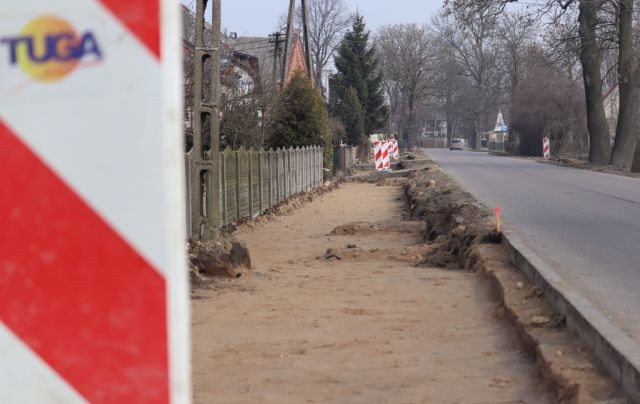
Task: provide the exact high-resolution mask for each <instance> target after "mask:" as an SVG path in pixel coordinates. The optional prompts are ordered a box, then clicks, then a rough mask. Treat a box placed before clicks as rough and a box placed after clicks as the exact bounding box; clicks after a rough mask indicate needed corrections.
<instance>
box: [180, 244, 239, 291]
mask: <svg viewBox="0 0 640 404" xmlns="http://www.w3.org/2000/svg"><path fill="white" fill-rule="evenodd" d="M250 270H251V256H250V255H249V250H248V249H247V247H246V246H245V245H244V243H242V242H240V241H238V240H236V239H235V238H234V237H232V236H231V235H230V234H228V233H223V234H221V236H220V237H219V238H218V239H217V240H214V241H207V242H201V241H190V242H189V272H190V274H191V281H192V284H202V283H206V282H208V281H209V280H210V278H211V277H224V278H239V277H241V276H242V275H243V274H245V273H247V272H248V271H250Z"/></svg>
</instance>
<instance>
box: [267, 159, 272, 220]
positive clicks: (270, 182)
mask: <svg viewBox="0 0 640 404" xmlns="http://www.w3.org/2000/svg"><path fill="white" fill-rule="evenodd" d="M272 154H273V150H272V149H269V151H268V152H267V166H268V168H269V208H271V207H272V206H273V167H272V166H271V156H272Z"/></svg>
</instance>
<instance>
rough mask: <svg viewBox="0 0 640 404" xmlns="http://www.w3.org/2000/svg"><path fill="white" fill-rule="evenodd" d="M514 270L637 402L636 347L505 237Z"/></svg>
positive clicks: (639, 367)
mask: <svg viewBox="0 0 640 404" xmlns="http://www.w3.org/2000/svg"><path fill="white" fill-rule="evenodd" d="M504 240H505V244H506V245H507V246H508V250H509V255H510V257H511V261H512V263H513V265H515V267H516V268H517V269H518V270H520V271H522V272H523V273H524V274H526V276H527V278H529V280H530V281H531V282H532V283H533V284H535V285H536V287H538V288H539V289H540V290H541V291H543V293H544V295H545V297H546V299H547V301H548V302H549V303H550V304H551V305H552V306H553V308H554V309H555V310H556V311H557V312H558V313H560V314H561V315H563V316H564V317H565V318H566V323H567V327H568V328H569V329H570V330H571V331H573V332H575V333H576V334H577V335H578V336H580V338H581V340H582V342H583V343H584V344H586V345H587V347H588V348H589V349H590V350H591V351H592V352H593V354H594V355H595V356H596V358H597V359H598V361H599V362H600V364H601V365H602V366H603V367H604V368H605V369H606V370H607V372H608V373H609V375H610V376H611V377H612V378H613V379H614V380H615V381H616V382H617V383H618V384H619V385H620V386H621V388H622V389H623V391H624V392H625V393H626V394H627V395H629V397H630V398H631V399H632V400H633V401H634V402H640V346H639V345H638V344H637V343H636V342H635V341H634V340H632V339H631V338H630V337H629V336H627V335H626V334H625V333H624V332H622V331H621V330H620V329H619V328H618V327H617V326H615V325H614V324H613V323H612V322H611V321H610V320H609V319H607V318H606V317H605V316H604V315H603V314H602V313H601V312H600V311H598V310H597V309H596V308H595V307H594V306H593V305H592V304H591V302H589V300H588V299H587V298H586V297H585V296H584V295H582V294H581V293H580V292H578V290H577V289H576V288H574V287H573V286H571V285H570V284H569V283H568V282H566V281H565V280H564V279H562V278H561V277H560V276H559V275H558V274H557V273H556V272H555V271H554V270H553V268H551V267H550V266H549V265H547V264H546V263H545V262H544V261H543V260H542V259H540V258H539V257H538V256H537V255H536V254H535V253H534V252H533V251H532V250H531V249H530V248H529V247H527V246H526V245H525V244H524V242H523V241H522V239H521V238H520V237H519V236H518V235H516V234H514V233H513V232H510V233H508V234H505V238H504Z"/></svg>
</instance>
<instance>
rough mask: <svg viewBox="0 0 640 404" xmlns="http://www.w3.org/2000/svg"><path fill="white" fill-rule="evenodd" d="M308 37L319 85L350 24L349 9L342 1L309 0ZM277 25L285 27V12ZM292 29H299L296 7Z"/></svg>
mask: <svg viewBox="0 0 640 404" xmlns="http://www.w3.org/2000/svg"><path fill="white" fill-rule="evenodd" d="M308 8H309V15H308V18H309V37H310V42H311V56H312V58H313V69H314V70H315V73H316V82H317V83H321V82H322V74H323V72H324V70H325V69H326V67H327V65H328V64H329V62H330V61H331V59H332V58H333V55H334V53H335V51H336V49H337V48H338V45H339V44H340V40H341V39H342V36H343V34H344V32H345V31H346V30H347V28H349V26H350V24H351V17H350V14H349V9H348V8H347V6H346V4H345V2H344V0H309V3H308ZM279 24H280V26H281V27H283V26H285V27H286V24H287V15H286V13H284V14H282V15H281V16H280V23H279ZM294 27H295V30H298V31H301V30H302V9H301V8H300V7H299V6H298V7H297V8H296V15H295V20H294Z"/></svg>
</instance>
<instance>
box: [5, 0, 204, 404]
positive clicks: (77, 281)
mask: <svg viewBox="0 0 640 404" xmlns="http://www.w3.org/2000/svg"><path fill="white" fill-rule="evenodd" d="M2 11H3V17H4V18H3V19H2V24H0V38H2V40H1V41H0V77H1V79H0V173H2V174H0V189H2V197H0V228H1V229H2V231H0V375H1V377H0V397H2V398H0V401H2V402H4V403H51V402H56V403H58V402H59V403H86V402H96V403H143V402H146V403H168V402H171V401H173V402H181V403H184V402H188V401H189V400H190V398H191V391H190V389H189V377H190V373H191V372H190V370H189V347H190V342H189V295H188V293H189V291H188V283H187V282H188V279H187V277H188V272H187V268H186V265H185V261H186V252H185V251H184V248H185V247H184V244H185V243H184V240H186V234H185V228H186V226H185V222H184V220H185V218H184V216H185V215H184V211H185V206H184V199H185V197H184V184H183V181H184V157H183V154H182V152H181V150H182V147H183V145H182V144H181V140H180V139H181V130H182V121H181V120H182V115H181V109H180V108H181V97H182V96H181V84H180V80H181V73H180V70H181V69H180V67H181V63H182V61H181V60H182V59H181V58H182V48H181V42H180V40H179V38H180V31H179V30H180V15H179V13H178V6H177V4H176V1H175V0H128V1H124V0H83V1H42V0H22V1H8V2H4V3H3V9H2ZM33 49H36V50H37V51H36V52H35V53H37V54H35V55H34V52H32V50H33ZM34 117H38V118H37V119H35V118H34Z"/></svg>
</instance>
